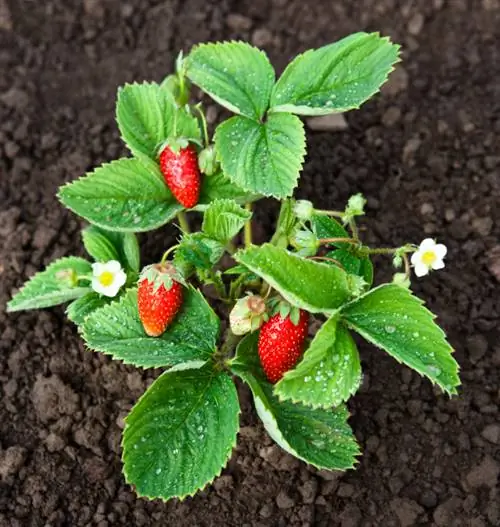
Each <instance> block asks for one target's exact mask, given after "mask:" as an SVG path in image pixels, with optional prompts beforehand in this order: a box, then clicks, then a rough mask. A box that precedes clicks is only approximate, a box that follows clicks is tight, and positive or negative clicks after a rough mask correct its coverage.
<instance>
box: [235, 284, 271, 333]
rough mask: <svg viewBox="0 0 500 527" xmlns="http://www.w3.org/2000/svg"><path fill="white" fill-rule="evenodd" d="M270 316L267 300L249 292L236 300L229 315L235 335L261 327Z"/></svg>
mask: <svg viewBox="0 0 500 527" xmlns="http://www.w3.org/2000/svg"><path fill="white" fill-rule="evenodd" d="M268 318H269V316H268V314H267V312H266V302H265V300H264V299H263V298H262V297H260V296H258V295H254V294H251V293H249V294H247V296H245V297H243V298H240V299H239V300H238V301H237V302H236V304H235V305H234V307H233V309H232V310H231V313H230V315H229V323H230V326H231V331H232V332H233V333H234V334H235V335H245V334H246V333H251V332H252V331H256V330H257V329H259V328H260V326H261V325H262V324H263V323H264V322H265V321H266V320H268Z"/></svg>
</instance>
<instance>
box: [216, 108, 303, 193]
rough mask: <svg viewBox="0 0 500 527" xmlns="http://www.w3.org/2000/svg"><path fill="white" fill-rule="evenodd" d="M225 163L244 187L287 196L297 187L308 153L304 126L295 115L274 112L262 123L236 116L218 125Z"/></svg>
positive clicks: (228, 172) (226, 169)
mask: <svg viewBox="0 0 500 527" xmlns="http://www.w3.org/2000/svg"><path fill="white" fill-rule="evenodd" d="M215 145H216V147H217V151H218V153H219V157H220V161H221V166H222V169H223V171H224V174H226V175H227V176H228V177H229V179H231V181H232V182H233V183H235V184H236V185H238V186H239V187H241V188H242V189H244V190H246V191H249V192H254V193H256V194H262V195H264V196H274V197H275V198H285V197H287V196H291V195H292V193H293V189H294V188H295V187H296V186H297V181H298V178H299V172H300V170H301V168H302V163H303V161H304V155H305V152H306V142H305V135H304V126H303V124H302V122H301V121H300V119H299V118H298V117H296V116H295V115H292V114H287V113H282V114H273V115H270V116H269V117H268V119H267V120H266V122H264V123H260V122H256V121H253V120H252V119H248V118H247V117H239V116H237V117H232V118H231V119H228V120H227V121H225V122H223V123H222V124H220V125H219V126H218V127H217V130H216V132H215Z"/></svg>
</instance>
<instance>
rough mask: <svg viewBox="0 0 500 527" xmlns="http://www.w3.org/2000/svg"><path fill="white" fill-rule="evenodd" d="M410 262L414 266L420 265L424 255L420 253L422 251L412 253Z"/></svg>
mask: <svg viewBox="0 0 500 527" xmlns="http://www.w3.org/2000/svg"><path fill="white" fill-rule="evenodd" d="M410 261H411V263H412V265H418V264H419V263H420V262H421V261H422V253H421V252H420V250H418V251H416V252H414V253H412V255H411V257H410Z"/></svg>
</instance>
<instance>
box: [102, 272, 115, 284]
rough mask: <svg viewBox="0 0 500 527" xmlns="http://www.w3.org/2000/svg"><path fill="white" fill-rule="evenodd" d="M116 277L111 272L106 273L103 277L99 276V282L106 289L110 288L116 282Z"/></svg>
mask: <svg viewBox="0 0 500 527" xmlns="http://www.w3.org/2000/svg"><path fill="white" fill-rule="evenodd" d="M114 278H115V277H114V275H113V273H112V272H110V271H104V273H101V276H99V282H101V285H103V286H104V287H109V286H110V285H111V284H112V283H113V280H114Z"/></svg>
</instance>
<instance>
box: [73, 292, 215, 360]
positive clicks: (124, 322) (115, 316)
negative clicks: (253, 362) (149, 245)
mask: <svg viewBox="0 0 500 527" xmlns="http://www.w3.org/2000/svg"><path fill="white" fill-rule="evenodd" d="M218 334H219V320H218V318H217V316H216V315H215V313H214V312H213V311H212V309H211V308H210V306H209V305H208V304H207V302H206V300H205V299H204V298H203V296H202V295H201V293H200V292H199V291H197V290H195V289H194V288H192V287H189V288H186V289H184V303H183V305H182V309H181V311H180V313H179V314H178V315H177V317H176V318H175V319H174V321H173V322H172V324H171V325H170V326H169V327H168V329H167V331H166V332H165V333H163V335H162V336H161V337H157V338H153V337H148V336H147V335H146V333H145V332H144V329H143V327H142V324H141V321H140V319H139V313H138V308H137V290H136V289H131V290H129V291H127V293H126V294H125V295H124V296H123V297H122V298H121V299H120V300H119V301H118V302H113V303H112V304H109V305H107V306H105V307H103V308H102V309H98V310H96V311H94V312H93V313H91V314H90V315H89V316H88V317H87V319H86V320H85V323H84V325H83V327H82V335H83V338H84V340H85V342H86V343H87V345H88V346H89V348H91V349H93V350H96V351H101V352H103V353H105V354H107V355H111V356H112V357H113V358H114V359H119V360H122V361H123V362H124V363H125V364H134V365H135V366H140V367H142V368H153V367H159V366H161V367H169V366H173V365H176V364H180V363H185V362H191V361H195V362H196V363H198V364H199V363H202V362H205V361H206V360H207V359H208V358H210V356H211V355H212V353H213V352H214V350H215V343H216V339H217V336H218Z"/></svg>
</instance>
